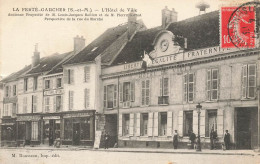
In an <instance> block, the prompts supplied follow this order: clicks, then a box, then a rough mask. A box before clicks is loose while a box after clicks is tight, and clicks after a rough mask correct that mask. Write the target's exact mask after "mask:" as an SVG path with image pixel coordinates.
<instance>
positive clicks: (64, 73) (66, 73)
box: [63, 69, 68, 84]
mask: <svg viewBox="0 0 260 164" xmlns="http://www.w3.org/2000/svg"><path fill="white" fill-rule="evenodd" d="M63 79H64V84H68V70H67V69H64V71H63Z"/></svg>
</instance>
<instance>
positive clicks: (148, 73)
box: [139, 72, 156, 78]
mask: <svg viewBox="0 0 260 164" xmlns="http://www.w3.org/2000/svg"><path fill="white" fill-rule="evenodd" d="M154 76H156V75H155V72H146V73H141V74H139V78H149V77H154Z"/></svg>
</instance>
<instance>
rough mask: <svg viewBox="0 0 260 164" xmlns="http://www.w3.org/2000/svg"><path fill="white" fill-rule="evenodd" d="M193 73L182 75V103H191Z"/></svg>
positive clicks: (192, 97) (192, 96)
mask: <svg viewBox="0 0 260 164" xmlns="http://www.w3.org/2000/svg"><path fill="white" fill-rule="evenodd" d="M194 79H195V78H194V73H188V74H185V75H184V101H186V102H192V101H193V99H194Z"/></svg>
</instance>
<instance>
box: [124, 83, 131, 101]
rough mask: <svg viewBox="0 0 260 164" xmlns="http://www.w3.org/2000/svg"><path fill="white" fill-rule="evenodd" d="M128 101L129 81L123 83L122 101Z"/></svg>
mask: <svg viewBox="0 0 260 164" xmlns="http://www.w3.org/2000/svg"><path fill="white" fill-rule="evenodd" d="M126 101H130V82H125V83H123V102H126Z"/></svg>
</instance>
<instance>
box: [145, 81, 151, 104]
mask: <svg viewBox="0 0 260 164" xmlns="http://www.w3.org/2000/svg"><path fill="white" fill-rule="evenodd" d="M149 104H150V80H146V93H145V105H149Z"/></svg>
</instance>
